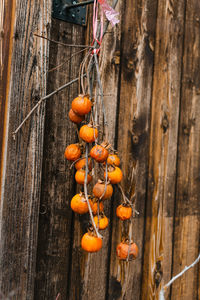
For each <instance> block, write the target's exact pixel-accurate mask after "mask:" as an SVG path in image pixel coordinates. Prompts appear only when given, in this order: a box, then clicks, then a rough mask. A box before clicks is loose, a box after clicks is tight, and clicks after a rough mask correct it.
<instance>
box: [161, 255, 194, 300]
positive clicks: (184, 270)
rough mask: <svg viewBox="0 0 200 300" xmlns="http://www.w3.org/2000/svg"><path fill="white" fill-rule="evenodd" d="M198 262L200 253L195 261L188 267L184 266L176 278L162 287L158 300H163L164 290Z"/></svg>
mask: <svg viewBox="0 0 200 300" xmlns="http://www.w3.org/2000/svg"><path fill="white" fill-rule="evenodd" d="M199 261H200V253H199V256H198V257H197V259H196V260H195V261H194V262H193V263H192V264H191V265H189V266H185V268H184V269H183V270H182V271H181V272H180V273H178V274H177V275H176V276H174V277H173V278H172V279H171V280H170V281H169V282H168V283H167V284H165V285H164V287H163V288H162V289H161V291H160V294H159V300H165V296H164V293H165V290H166V289H167V288H168V287H169V286H170V285H171V284H172V283H173V282H174V281H175V280H176V279H178V278H179V277H181V276H182V275H183V274H184V273H185V272H187V271H188V270H189V269H191V268H192V267H194V266H195V265H196V264H197V263H198V262H199Z"/></svg>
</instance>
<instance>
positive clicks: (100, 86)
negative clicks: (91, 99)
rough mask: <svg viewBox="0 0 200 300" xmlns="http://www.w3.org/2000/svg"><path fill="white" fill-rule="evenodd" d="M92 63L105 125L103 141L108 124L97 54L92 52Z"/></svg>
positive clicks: (106, 133)
mask: <svg viewBox="0 0 200 300" xmlns="http://www.w3.org/2000/svg"><path fill="white" fill-rule="evenodd" d="M94 62H95V67H96V72H97V82H98V86H99V91H100V98H101V105H102V110H103V117H104V124H105V139H106V140H107V139H108V128H107V126H108V122H107V118H106V111H105V106H104V100H103V87H102V83H101V77H100V71H99V63H98V59H97V54H96V53H95V52H94Z"/></svg>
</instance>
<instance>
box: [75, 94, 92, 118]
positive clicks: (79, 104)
mask: <svg viewBox="0 0 200 300" xmlns="http://www.w3.org/2000/svg"><path fill="white" fill-rule="evenodd" d="M91 108H92V102H91V101H90V99H89V98H88V97H87V96H84V95H79V96H78V97H76V98H75V99H74V100H73V101H72V109H73V111H74V112H75V113H76V114H78V115H80V116H83V115H86V114H88V113H89V112H90V111H91Z"/></svg>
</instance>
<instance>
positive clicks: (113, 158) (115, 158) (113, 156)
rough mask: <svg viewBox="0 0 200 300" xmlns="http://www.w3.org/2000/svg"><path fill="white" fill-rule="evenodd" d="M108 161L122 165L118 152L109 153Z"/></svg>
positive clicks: (111, 163)
mask: <svg viewBox="0 0 200 300" xmlns="http://www.w3.org/2000/svg"><path fill="white" fill-rule="evenodd" d="M107 163H108V164H109V165H115V166H117V167H118V166H119V165H120V158H119V156H117V155H116V154H109V155H108V158H107Z"/></svg>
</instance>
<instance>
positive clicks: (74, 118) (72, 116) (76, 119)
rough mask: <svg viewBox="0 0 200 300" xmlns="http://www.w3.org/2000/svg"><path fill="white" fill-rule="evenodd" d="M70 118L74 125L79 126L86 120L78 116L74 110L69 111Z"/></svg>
mask: <svg viewBox="0 0 200 300" xmlns="http://www.w3.org/2000/svg"><path fill="white" fill-rule="evenodd" d="M68 115H69V118H70V120H71V121H72V122H73V123H76V124H79V123H81V122H82V121H83V120H84V116H79V115H78V114H76V113H75V112H74V111H73V109H70V111H69V114H68Z"/></svg>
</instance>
